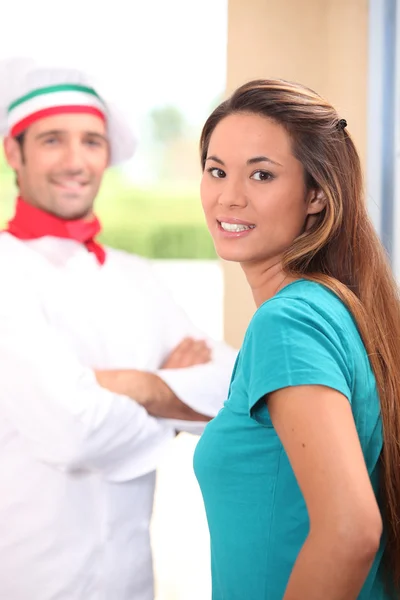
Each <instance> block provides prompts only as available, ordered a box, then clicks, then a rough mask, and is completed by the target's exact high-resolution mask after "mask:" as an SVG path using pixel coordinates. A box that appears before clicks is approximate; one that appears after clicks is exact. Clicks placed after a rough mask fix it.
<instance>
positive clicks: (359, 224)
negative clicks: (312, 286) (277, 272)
mask: <svg viewBox="0 0 400 600" xmlns="http://www.w3.org/2000/svg"><path fill="white" fill-rule="evenodd" d="M233 113H247V114H248V113H250V114H256V115H261V116H265V117H267V118H270V119H273V120H274V121H276V122H277V123H280V124H281V125H282V126H283V127H285V129H286V130H287V131H288V133H289V135H290V137H291V139H292V144H293V152H294V155H295V156H296V158H298V160H299V161H300V162H301V163H302V165H303V167H304V171H305V177H306V183H307V185H308V186H309V187H312V188H316V189H321V190H322V191H323V192H324V194H325V196H326V207H325V209H324V210H323V212H322V213H321V214H320V216H319V218H318V221H317V222H316V223H315V224H314V226H313V227H312V228H311V229H309V230H307V231H305V232H304V233H303V234H302V235H300V236H299V237H298V238H297V239H296V240H295V241H294V242H293V244H292V246H291V247H290V248H289V249H288V250H287V251H286V253H285V255H284V260H283V267H284V269H285V271H286V272H288V273H290V274H296V275H301V276H302V277H305V278H308V279H311V280H313V281H316V282H319V283H322V284H323V285H325V286H326V287H328V288H329V289H330V290H332V291H333V292H334V293H335V294H336V295H337V296H338V297H339V298H340V299H341V300H342V301H343V302H344V303H345V304H346V306H347V307H348V308H349V310H350V311H351V313H352V314H353V317H354V319H355V321H356V323H357V326H358V329H359V332H360V335H361V337H362V339H363V342H364V345H365V347H366V350H367V353H368V355H369V360H370V363H371V366H372V369H373V372H374V374H375V379H376V384H377V389H378V394H379V398H380V405H381V415H382V425H383V450H382V456H381V460H382V469H383V471H382V478H381V479H382V486H381V487H382V491H381V495H382V498H381V507H382V510H383V517H384V521H385V530H386V531H385V533H386V536H387V545H386V550H385V556H386V560H387V565H388V568H389V573H390V578H391V579H392V580H393V582H394V585H395V588H396V589H397V590H400V302H399V298H398V290H397V286H396V283H395V281H394V278H393V275H392V273H391V269H390V266H389V263H388V260H387V257H386V253H385V251H384V249H383V247H382V244H381V242H380V241H379V239H378V237H377V235H376V233H375V230H374V228H373V226H372V224H371V221H370V219H369V217H368V214H367V209H366V206H365V200H364V193H363V181H362V173H361V166H360V160H359V156H358V154H357V150H356V148H355V146H354V143H353V141H352V139H351V137H350V135H349V133H348V132H347V129H346V122H345V121H343V120H341V119H340V118H339V115H338V114H337V112H336V111H335V109H334V108H333V107H332V106H331V105H330V104H329V103H328V102H326V101H325V100H324V99H323V98H321V97H320V96H319V95H318V94H316V93H315V92H314V91H312V90H310V89H308V88H306V87H304V86H301V85H298V84H295V83H290V82H287V81H282V80H258V81H252V82H250V83H247V84H245V85H243V86H242V87H240V88H239V89H237V90H236V91H235V92H234V94H233V95H232V96H231V97H230V98H229V99H228V100H226V101H225V102H223V103H222V104H220V106H218V107H217V108H216V109H215V110H214V112H213V113H212V114H211V115H210V117H209V118H208V120H207V122H206V124H205V125H204V128H203V131H202V134H201V140H200V151H201V162H202V167H203V170H204V165H205V160H206V158H207V152H208V146H209V142H210V138H211V135H212V133H213V131H214V129H215V127H216V125H217V124H218V123H219V122H220V121H221V120H222V119H223V118H225V117H227V116H228V115H230V114H233Z"/></svg>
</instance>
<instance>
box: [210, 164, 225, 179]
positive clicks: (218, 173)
mask: <svg viewBox="0 0 400 600" xmlns="http://www.w3.org/2000/svg"><path fill="white" fill-rule="evenodd" d="M207 171H208V173H210V175H211V177H215V178H216V179H222V178H223V177H226V173H225V171H223V170H222V169H218V168H217V167H210V168H209V169H207Z"/></svg>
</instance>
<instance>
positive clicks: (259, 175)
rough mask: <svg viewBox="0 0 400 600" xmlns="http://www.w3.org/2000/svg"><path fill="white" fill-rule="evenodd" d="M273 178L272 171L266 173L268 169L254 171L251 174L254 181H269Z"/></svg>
mask: <svg viewBox="0 0 400 600" xmlns="http://www.w3.org/2000/svg"><path fill="white" fill-rule="evenodd" d="M273 178H274V176H273V175H272V173H268V171H256V172H255V173H253V175H252V176H251V179H255V180H256V181H269V180H270V179H273Z"/></svg>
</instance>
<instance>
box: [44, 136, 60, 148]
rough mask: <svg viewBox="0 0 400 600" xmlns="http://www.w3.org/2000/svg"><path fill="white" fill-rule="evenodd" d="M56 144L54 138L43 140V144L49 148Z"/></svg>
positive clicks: (56, 140)
mask: <svg viewBox="0 0 400 600" xmlns="http://www.w3.org/2000/svg"><path fill="white" fill-rule="evenodd" d="M57 142H58V139H57V138H56V137H49V138H46V139H45V140H44V144H46V146H51V145H53V144H56V143H57Z"/></svg>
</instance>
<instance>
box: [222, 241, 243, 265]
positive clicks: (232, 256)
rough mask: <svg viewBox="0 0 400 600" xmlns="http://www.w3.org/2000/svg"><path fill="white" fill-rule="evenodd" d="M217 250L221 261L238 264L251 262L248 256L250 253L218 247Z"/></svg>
mask: <svg viewBox="0 0 400 600" xmlns="http://www.w3.org/2000/svg"><path fill="white" fill-rule="evenodd" d="M215 250H216V253H217V254H218V256H219V258H220V259H221V260H226V261H228V262H237V263H241V262H246V261H248V260H249V257H248V256H247V254H248V253H247V254H246V253H245V252H243V251H239V250H238V249H233V248H231V249H229V248H221V247H218V246H217V245H216V246H215Z"/></svg>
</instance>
